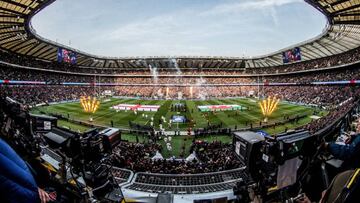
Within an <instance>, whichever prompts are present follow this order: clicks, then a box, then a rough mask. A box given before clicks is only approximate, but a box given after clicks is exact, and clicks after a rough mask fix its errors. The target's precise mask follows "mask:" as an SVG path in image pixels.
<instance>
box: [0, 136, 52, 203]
mask: <svg viewBox="0 0 360 203" xmlns="http://www.w3.org/2000/svg"><path fill="white" fill-rule="evenodd" d="M0 171H1V173H0V199H1V200H5V202H10V203H12V202H13V203H22V202H24V203H37V202H41V203H46V202H49V201H53V200H55V199H56V198H55V197H54V196H51V195H49V194H48V193H46V192H45V191H44V190H42V189H40V188H38V186H37V184H36V182H35V180H34V177H33V176H32V174H31V171H30V169H29V167H28V166H27V165H26V163H25V162H24V161H23V160H22V159H21V158H20V157H19V155H18V154H17V153H16V152H15V151H14V150H13V149H12V148H11V147H10V146H9V145H8V144H7V143H6V142H4V141H3V140H1V139H0Z"/></svg>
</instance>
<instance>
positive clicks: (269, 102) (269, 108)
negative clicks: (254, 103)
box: [259, 97, 280, 118]
mask: <svg viewBox="0 0 360 203" xmlns="http://www.w3.org/2000/svg"><path fill="white" fill-rule="evenodd" d="M279 102H280V99H277V98H276V97H268V98H267V99H264V100H262V101H260V102H259V106H260V109H261V113H262V114H263V115H264V116H265V117H266V118H267V117H269V116H270V115H271V114H272V113H273V112H274V111H275V110H276V109H277V106H278V104H279Z"/></svg>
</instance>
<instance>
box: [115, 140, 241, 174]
mask: <svg viewBox="0 0 360 203" xmlns="http://www.w3.org/2000/svg"><path fill="white" fill-rule="evenodd" d="M190 150H191V151H190V153H192V152H195V154H196V157H197V158H194V159H193V160H183V159H182V160H177V159H172V158H171V159H161V158H160V159H152V157H153V156H154V155H155V154H156V152H157V151H161V146H160V145H158V144H140V143H128V142H122V143H120V144H119V145H118V146H116V147H115V149H113V154H112V155H111V156H112V157H111V159H112V162H113V164H114V165H115V166H118V167H121V168H127V169H130V170H133V171H135V172H151V173H161V174H196V173H208V172H216V171H224V170H230V169H234V168H238V167H239V166H240V165H241V162H240V160H239V159H238V158H236V156H235V152H234V150H233V149H232V148H231V145H230V144H223V143H221V142H212V143H208V142H203V141H196V142H194V143H193V145H192V146H191V149H190Z"/></svg>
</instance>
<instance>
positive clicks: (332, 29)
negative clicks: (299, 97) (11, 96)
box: [0, 0, 360, 69]
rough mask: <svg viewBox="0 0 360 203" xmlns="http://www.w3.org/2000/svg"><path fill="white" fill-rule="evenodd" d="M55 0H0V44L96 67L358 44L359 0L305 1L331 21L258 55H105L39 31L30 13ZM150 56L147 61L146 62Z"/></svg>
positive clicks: (230, 63) (243, 61) (238, 62)
mask: <svg viewBox="0 0 360 203" xmlns="http://www.w3.org/2000/svg"><path fill="white" fill-rule="evenodd" d="M54 1H55V0H0V48H1V49H3V50H7V51H11V52H15V53H17V54H21V55H27V56H32V57H36V58H38V59H42V60H48V61H56V60H57V50H58V47H62V48H66V49H69V50H72V51H75V52H76V53H77V57H78V58H77V64H78V65H80V66H86V67H98V68H102V67H103V68H127V69H128V68H148V67H147V66H148V65H149V64H152V66H156V67H159V68H167V67H171V66H173V65H174V63H175V62H176V63H177V64H178V66H179V67H181V68H184V67H185V68H191V67H202V68H222V69H223V68H229V69H233V68H244V67H245V66H246V67H248V68H252V67H271V66H279V65H282V54H281V53H282V52H283V51H286V50H289V49H292V48H294V47H300V48H301V54H302V60H303V61H305V60H312V59H317V58H322V57H326V56H331V55H336V54H340V53H343V52H346V51H348V50H351V49H354V48H357V47H359V46H360V0H306V2H307V3H309V4H311V5H312V6H314V7H315V8H317V9H318V10H319V11H320V12H322V13H323V14H324V15H325V16H326V17H327V19H328V25H327V26H326V28H325V29H324V31H323V33H321V34H320V35H319V36H317V37H315V38H313V39H310V40H308V41H305V42H301V43H299V44H295V45H293V46H292V47H288V48H285V49H282V50H279V51H277V52H274V53H270V54H267V55H264V56H259V57H254V58H243V57H209V56H203V57H199V56H194V57H191V56H176V57H174V56H153V57H146V58H143V57H141V58H139V57H118V58H114V57H103V56H96V55H92V54H88V53H85V52H82V51H80V50H76V49H73V48H71V47H67V46H64V45H61V44H58V43H56V42H53V41H50V40H48V39H44V38H42V37H41V36H39V35H37V34H36V30H34V29H33V28H32V26H31V18H32V17H33V16H34V15H36V14H37V13H38V12H40V11H41V10H42V9H44V8H45V7H46V6H48V5H49V4H51V3H53V2H54ZM145 61H146V62H145Z"/></svg>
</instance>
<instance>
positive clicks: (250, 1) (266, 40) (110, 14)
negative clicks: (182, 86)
mask: <svg viewBox="0 0 360 203" xmlns="http://www.w3.org/2000/svg"><path fill="white" fill-rule="evenodd" d="M326 22H327V21H326V18H325V16H323V15H322V14H321V13H320V12H319V11H317V10H316V9H315V8H313V7H312V6H310V5H308V4H307V3H305V2H304V1H303V0H57V1H55V2H54V3H53V4H51V5H50V6H48V7H46V8H45V9H44V10H42V11H41V12H39V13H38V14H37V15H35V16H34V18H33V19H32V26H33V28H34V29H35V30H36V33H37V34H39V35H40V36H42V37H45V38H47V39H50V40H52V41H56V42H58V43H61V44H64V45H67V46H69V45H70V47H73V48H75V49H79V50H81V51H85V52H87V53H90V54H95V55H99V56H108V57H126V56H235V57H252V56H261V55H264V54H269V53H271V52H275V51H278V50H280V49H283V48H286V47H289V46H292V45H294V44H296V43H299V42H302V41H305V40H308V39H311V38H313V37H316V36H317V35H319V34H320V33H321V32H322V31H323V29H324V28H325V25H326Z"/></svg>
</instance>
